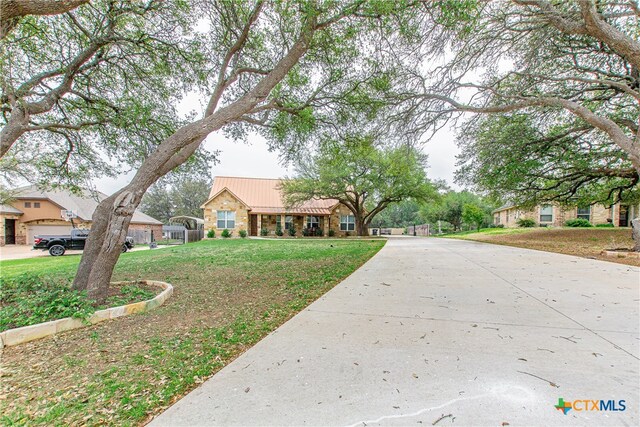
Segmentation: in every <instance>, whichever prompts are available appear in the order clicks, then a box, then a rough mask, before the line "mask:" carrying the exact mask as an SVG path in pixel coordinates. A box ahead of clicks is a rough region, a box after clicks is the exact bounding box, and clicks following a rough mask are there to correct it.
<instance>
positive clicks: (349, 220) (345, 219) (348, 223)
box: [340, 215, 356, 231]
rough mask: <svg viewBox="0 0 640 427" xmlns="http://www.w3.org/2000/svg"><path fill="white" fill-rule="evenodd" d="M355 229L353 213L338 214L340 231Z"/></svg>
mask: <svg viewBox="0 0 640 427" xmlns="http://www.w3.org/2000/svg"><path fill="white" fill-rule="evenodd" d="M355 229H356V218H355V217H354V216H353V215H340V231H353V230H355Z"/></svg>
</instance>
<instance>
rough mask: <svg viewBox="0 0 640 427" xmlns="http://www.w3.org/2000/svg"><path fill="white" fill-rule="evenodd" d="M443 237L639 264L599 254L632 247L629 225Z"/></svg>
mask: <svg viewBox="0 0 640 427" xmlns="http://www.w3.org/2000/svg"><path fill="white" fill-rule="evenodd" d="M446 237H448V238H454V239H465V240H475V241H478V242H487V243H495V244H499V245H507V246H516V247H519V248H527V249H537V250H541V251H547V252H557V253H561V254H568V255H577V256H582V257H587V258H594V259H600V260H604V261H612V262H617V263H620V264H627V265H635V266H640V259H637V258H636V259H633V258H612V257H606V256H603V255H602V254H601V252H602V251H603V250H604V249H616V248H631V247H633V240H632V239H631V230H630V229H629V228H595V227H594V228H569V227H567V228H489V229H486V230H482V231H480V232H466V233H460V234H456V235H449V236H446Z"/></svg>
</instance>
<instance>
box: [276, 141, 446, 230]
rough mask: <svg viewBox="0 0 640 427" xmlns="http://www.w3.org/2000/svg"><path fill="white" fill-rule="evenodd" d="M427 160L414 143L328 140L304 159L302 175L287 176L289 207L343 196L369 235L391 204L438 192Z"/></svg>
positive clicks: (284, 187)
mask: <svg viewBox="0 0 640 427" xmlns="http://www.w3.org/2000/svg"><path fill="white" fill-rule="evenodd" d="M425 163H426V156H425V155H424V154H422V153H421V152H420V151H419V150H418V149H416V148H414V147H411V146H408V145H400V146H397V147H384V146H383V145H381V144H376V143H375V140H374V139H373V138H371V137H369V136H361V135H354V136H352V137H349V138H347V139H346V140H344V141H336V140H327V141H324V142H323V143H322V144H321V145H320V148H319V150H318V153H317V154H316V155H313V156H310V158H309V159H302V160H300V161H299V162H298V166H297V176H296V177H295V178H293V179H287V180H285V181H284V182H283V184H282V190H283V193H284V197H285V201H286V203H287V205H289V206H295V205H296V204H299V203H301V202H304V201H306V200H309V199H312V198H316V199H336V200H338V201H339V202H341V203H342V204H344V205H345V206H347V207H348V208H349V209H350V210H351V212H353V215H354V217H355V221H356V231H357V234H358V235H360V236H363V235H367V234H368V227H369V225H370V224H371V221H372V220H373V219H374V218H375V217H376V215H378V214H379V213H380V212H382V211H383V210H385V209H386V208H387V207H388V206H389V205H390V204H392V203H398V202H402V201H405V200H409V199H413V200H418V201H425V200H428V199H430V198H431V197H434V196H435V194H436V192H435V190H434V188H433V186H432V185H431V184H430V183H429V181H428V180H427V176H426V173H425V166H426V164H425Z"/></svg>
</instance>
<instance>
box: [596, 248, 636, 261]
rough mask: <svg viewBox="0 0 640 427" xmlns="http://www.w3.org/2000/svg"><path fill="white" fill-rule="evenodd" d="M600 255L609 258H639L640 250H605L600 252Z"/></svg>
mask: <svg viewBox="0 0 640 427" xmlns="http://www.w3.org/2000/svg"><path fill="white" fill-rule="evenodd" d="M601 254H602V255H604V256H606V257H609V258H637V259H640V252H634V251H607V250H604V251H602V252H601Z"/></svg>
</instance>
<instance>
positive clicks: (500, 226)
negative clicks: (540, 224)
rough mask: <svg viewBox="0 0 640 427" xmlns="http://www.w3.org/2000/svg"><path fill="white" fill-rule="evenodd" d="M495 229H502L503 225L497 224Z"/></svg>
mask: <svg viewBox="0 0 640 427" xmlns="http://www.w3.org/2000/svg"><path fill="white" fill-rule="evenodd" d="M532 221H533V220H532ZM534 224H535V222H534ZM532 227H533V225H532ZM496 228H504V224H498V225H496Z"/></svg>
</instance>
